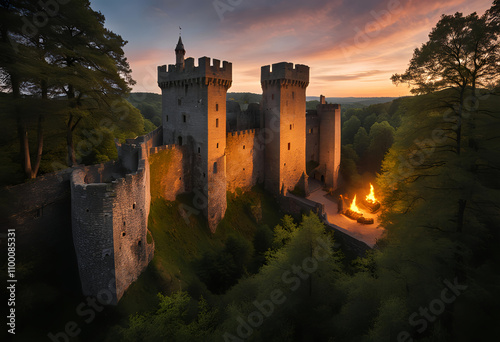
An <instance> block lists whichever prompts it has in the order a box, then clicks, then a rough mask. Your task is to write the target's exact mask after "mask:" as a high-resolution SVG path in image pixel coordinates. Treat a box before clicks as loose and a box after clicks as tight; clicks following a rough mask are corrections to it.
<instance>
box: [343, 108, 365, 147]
mask: <svg viewBox="0 0 500 342" xmlns="http://www.w3.org/2000/svg"><path fill="white" fill-rule="evenodd" d="M360 126H361V121H360V120H359V119H358V117H357V116H355V115H353V116H351V118H350V119H349V120H347V121H346V122H344V124H343V125H342V143H343V144H344V145H347V144H352V143H353V142H354V135H355V134H356V133H357V132H358V130H359V127H360Z"/></svg>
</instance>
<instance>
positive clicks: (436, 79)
mask: <svg viewBox="0 0 500 342" xmlns="http://www.w3.org/2000/svg"><path fill="white" fill-rule="evenodd" d="M497 21H498V1H497V2H496V5H495V6H494V7H492V9H490V11H488V12H487V13H485V15H483V16H482V17H478V15H477V14H476V13H472V14H470V15H468V16H465V17H464V16H463V14H462V13H456V14H455V15H443V16H442V17H441V20H440V21H439V22H438V23H437V25H436V27H435V28H434V29H433V30H432V32H431V33H430V34H429V41H428V42H427V43H425V44H423V45H422V47H420V48H417V49H415V52H414V54H413V58H412V59H411V61H410V64H409V66H408V69H407V70H406V71H405V73H403V74H395V75H393V76H392V78H391V79H392V81H393V82H394V83H395V84H399V83H407V84H408V85H410V86H412V87H413V88H412V89H411V92H412V93H414V94H429V93H432V92H436V91H439V90H444V89H453V90H454V93H453V94H452V97H451V98H450V99H446V100H445V99H443V107H445V108H449V109H450V110H452V111H453V112H454V114H455V116H456V127H455V128H454V129H453V132H454V134H455V139H456V147H455V148H456V152H457V153H458V154H460V151H461V148H462V139H461V136H462V126H463V125H462V121H463V116H464V111H465V110H466V109H467V108H470V107H472V108H473V107H474V106H475V102H476V101H477V98H476V97H477V93H476V90H477V88H478V87H483V88H487V89H491V88H492V86H493V85H494V84H495V83H496V82H498V80H499V79H500V73H499V72H498V71H499V63H500V45H499V44H498V40H499V37H500V30H498V26H497V25H496V24H495V23H496V22H497ZM468 89H470V90H471V96H472V98H467V93H466V92H467V90H468ZM467 101H472V104H468V103H467ZM467 105H469V106H467Z"/></svg>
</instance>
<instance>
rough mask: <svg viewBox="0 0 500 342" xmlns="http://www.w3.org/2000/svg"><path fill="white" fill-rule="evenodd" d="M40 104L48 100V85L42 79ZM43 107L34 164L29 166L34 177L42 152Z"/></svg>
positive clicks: (39, 120)
mask: <svg viewBox="0 0 500 342" xmlns="http://www.w3.org/2000/svg"><path fill="white" fill-rule="evenodd" d="M41 88H42V106H43V107H45V106H46V105H47V101H48V86H47V81H45V80H42V82H41ZM44 110H45V108H40V114H39V115H38V127H37V142H38V144H37V145H38V146H37V151H36V159H35V163H34V165H32V168H31V178H36V176H37V174H38V170H39V169H40V163H41V162H42V152H43V121H44V119H45V117H44V114H43V111H44Z"/></svg>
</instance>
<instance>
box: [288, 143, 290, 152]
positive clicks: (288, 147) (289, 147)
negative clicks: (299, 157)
mask: <svg viewBox="0 0 500 342" xmlns="http://www.w3.org/2000/svg"><path fill="white" fill-rule="evenodd" d="M288 151H290V143H288Z"/></svg>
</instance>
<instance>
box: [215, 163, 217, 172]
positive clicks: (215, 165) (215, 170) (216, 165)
mask: <svg viewBox="0 0 500 342" xmlns="http://www.w3.org/2000/svg"><path fill="white" fill-rule="evenodd" d="M214 173H217V162H214Z"/></svg>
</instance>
